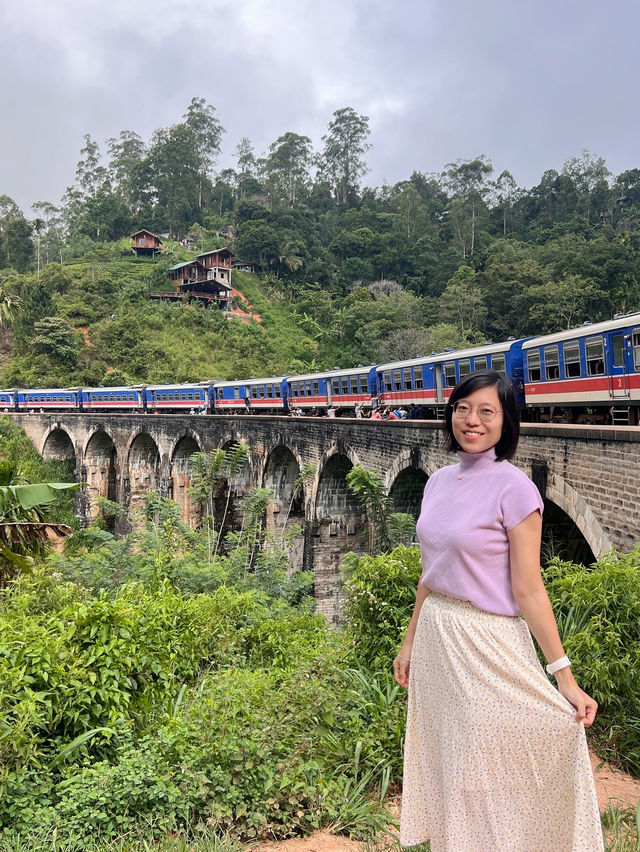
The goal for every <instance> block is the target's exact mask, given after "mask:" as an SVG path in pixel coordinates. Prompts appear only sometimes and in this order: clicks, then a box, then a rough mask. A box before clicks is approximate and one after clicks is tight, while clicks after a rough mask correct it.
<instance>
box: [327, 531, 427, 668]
mask: <svg viewBox="0 0 640 852" xmlns="http://www.w3.org/2000/svg"><path fill="white" fill-rule="evenodd" d="M341 569H342V572H343V575H344V590H345V594H346V598H347V600H346V605H345V615H346V618H347V624H348V632H349V635H350V636H351V637H352V638H353V647H354V653H355V655H356V659H357V660H358V662H359V664H360V665H362V666H366V667H367V668H368V669H370V670H372V671H377V670H382V671H388V670H389V667H390V666H391V662H392V661H393V658H394V657H395V655H396V653H397V651H398V647H399V645H400V643H401V642H402V638H403V636H404V631H405V629H406V626H407V624H408V623H409V619H410V617H411V611H412V609H413V604H414V602H415V596H416V588H417V585H418V580H419V579H420V574H421V571H422V569H421V565H420V551H419V550H418V548H417V547H397V548H396V549H395V550H393V551H392V552H391V553H386V554H383V555H381V556H373V557H372V556H361V557H357V556H356V555H355V554H353V553H348V554H347V555H346V556H345V557H344V559H343V560H342V565H341Z"/></svg>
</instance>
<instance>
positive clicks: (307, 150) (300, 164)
mask: <svg viewBox="0 0 640 852" xmlns="http://www.w3.org/2000/svg"><path fill="white" fill-rule="evenodd" d="M312 160H313V153H312V150H311V139H309V137H308V136H300V135H299V134H298V133H292V132H291V131H289V132H288V133H285V134H284V135H283V136H279V137H278V138H277V139H276V141H275V142H273V143H272V144H271V145H270V146H269V155H268V157H267V158H266V160H265V163H264V172H265V175H266V178H267V188H268V190H269V191H270V194H271V197H272V199H273V201H275V203H276V204H277V203H279V202H285V203H286V204H288V205H289V207H295V204H296V202H297V201H298V200H299V198H300V197H301V196H302V195H304V194H305V192H306V191H307V190H308V187H309V184H310V182H311V174H310V170H311V163H312Z"/></svg>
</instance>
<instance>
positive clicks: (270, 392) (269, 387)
mask: <svg viewBox="0 0 640 852" xmlns="http://www.w3.org/2000/svg"><path fill="white" fill-rule="evenodd" d="M272 397H273V385H267V398H268V399H271V398H272Z"/></svg>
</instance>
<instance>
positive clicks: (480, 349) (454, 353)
mask: <svg viewBox="0 0 640 852" xmlns="http://www.w3.org/2000/svg"><path fill="white" fill-rule="evenodd" d="M523 339H526V338H519V339H518V340H503V341H502V342H501V343H483V344H482V346H473V347H470V348H469V349H452V350H451V351H450V352H436V353H435V354H434V355H424V356H422V357H419V358H409V359H407V360H405V361H389V363H387V364H378V370H397V369H400V368H401V367H418V366H420V364H438V363H440V362H441V361H454V360H457V359H459V358H470V357H471V358H472V357H474V356H475V355H492V354H493V353H495V352H508V351H509V350H510V349H511V347H512V346H513V345H514V344H516V343H521V342H522V340H523Z"/></svg>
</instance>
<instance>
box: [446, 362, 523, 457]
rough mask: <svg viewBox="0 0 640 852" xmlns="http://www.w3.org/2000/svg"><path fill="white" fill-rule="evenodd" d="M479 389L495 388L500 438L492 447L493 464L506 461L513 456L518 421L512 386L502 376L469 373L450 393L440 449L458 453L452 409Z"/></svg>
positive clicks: (490, 373) (516, 439)
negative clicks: (493, 448) (494, 450)
mask: <svg viewBox="0 0 640 852" xmlns="http://www.w3.org/2000/svg"><path fill="white" fill-rule="evenodd" d="M480 388H495V389H496V390H497V392H498V398H499V399H500V407H501V408H502V418H503V423H502V435H501V436H500V440H499V441H498V443H497V444H496V460H497V461H502V459H510V458H511V457H512V456H513V455H515V452H516V448H517V446H518V438H519V437H520V418H519V416H518V406H517V404H516V395H515V392H514V390H513V386H512V384H511V382H510V381H509V379H508V378H507V377H506V376H505V374H504V373H496V372H495V371H494V370H478V372H477V373H469V375H468V376H465V377H464V378H463V379H460V381H459V382H458V384H457V385H456V386H455V387H454V389H453V391H452V392H451V396H450V397H449V399H448V401H447V406H446V408H445V410H444V421H443V423H442V431H443V432H444V435H445V442H444V448H445V450H446V451H447V452H449V453H455V452H457V451H458V450H460V449H461V447H460V444H458V442H457V441H456V439H455V437H454V434H453V428H452V425H451V420H452V418H453V406H454V404H455V403H456V402H457V401H458V400H459V399H464V398H465V397H467V396H469V395H470V394H472V393H473V392H474V391H477V390H479V389H480Z"/></svg>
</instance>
